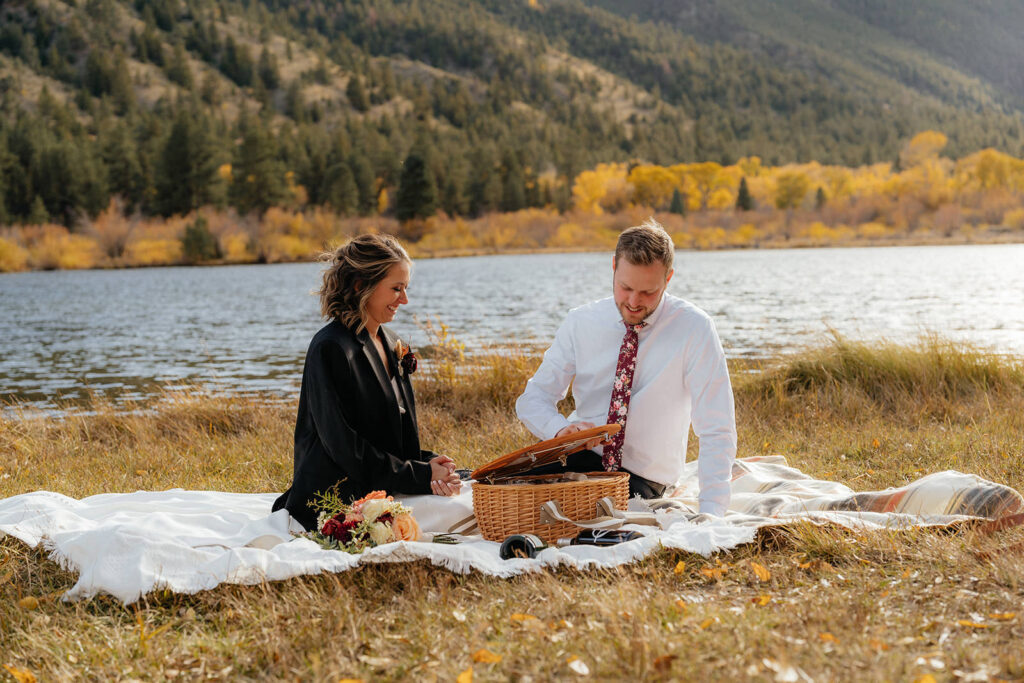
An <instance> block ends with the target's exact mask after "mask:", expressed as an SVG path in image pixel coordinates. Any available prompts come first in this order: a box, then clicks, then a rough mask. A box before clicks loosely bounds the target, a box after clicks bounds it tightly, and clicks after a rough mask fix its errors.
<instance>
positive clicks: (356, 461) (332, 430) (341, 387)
mask: <svg viewBox="0 0 1024 683" xmlns="http://www.w3.org/2000/svg"><path fill="white" fill-rule="evenodd" d="M306 363H307V365H308V367H307V375H306V380H307V382H308V391H309V395H308V397H309V409H310V414H311V416H312V418H313V423H314V424H315V425H316V430H317V433H318V434H319V436H320V440H321V442H322V443H323V445H324V448H325V449H326V451H327V454H328V456H329V457H330V458H331V460H333V461H334V463H335V464H336V465H337V466H338V467H339V468H341V469H342V470H343V471H345V472H348V473H350V474H351V475H352V476H353V478H354V479H358V480H361V481H364V482H366V483H367V485H369V486H371V487H375V488H377V487H379V488H382V489H384V490H386V491H388V492H389V493H429V492H430V464H429V463H427V462H420V461H418V460H404V459H402V458H399V457H397V456H395V455H393V454H391V453H387V452H385V451H382V450H379V449H378V448H376V447H375V446H374V445H373V444H372V443H370V442H369V441H367V440H366V438H364V437H363V436H362V434H360V430H359V429H358V425H353V424H352V411H351V409H350V408H349V407H348V405H347V402H346V401H345V400H343V398H342V392H345V394H347V395H348V397H349V401H352V402H355V401H360V400H361V397H360V394H361V393H362V391H363V388H362V386H361V384H360V382H359V381H358V380H357V378H356V377H355V376H354V373H353V372H352V368H351V366H350V365H349V362H348V359H347V358H346V357H345V354H344V352H343V351H342V350H341V349H340V348H339V347H337V346H336V345H334V344H330V343H322V344H317V345H316V346H315V347H313V348H311V349H310V352H309V357H308V358H307V359H306ZM374 381H376V380H374Z"/></svg>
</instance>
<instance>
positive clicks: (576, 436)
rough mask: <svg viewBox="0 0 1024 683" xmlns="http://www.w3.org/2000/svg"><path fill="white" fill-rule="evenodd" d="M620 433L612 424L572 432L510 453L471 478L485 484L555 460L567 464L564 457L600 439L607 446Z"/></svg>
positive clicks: (617, 426)
mask: <svg viewBox="0 0 1024 683" xmlns="http://www.w3.org/2000/svg"><path fill="white" fill-rule="evenodd" d="M620 429H622V425H619V424H617V423H612V424H607V425H601V426H600V427H592V428H591V429H584V430H583V431H580V432H573V433H572V434H566V435H565V436H557V437H555V438H553V439H546V440H544V441H538V442H537V443H535V444H533V445H532V446H526V447H525V448H520V449H519V450H518V451H513V452H512V453H507V454H505V455H503V456H501V457H500V458H497V459H495V460H492V461H491V462H489V463H487V464H486V465H482V466H480V467H478V468H477V469H475V470H474V471H473V473H472V474H471V475H470V476H471V477H473V479H476V480H477V481H483V480H484V479H493V478H495V477H508V476H512V475H514V474H518V473H520V472H526V471H527V470H532V469H533V468H534V467H540V466H541V465H547V464H550V463H553V462H555V461H556V460H562V461H563V462H564V459H565V456H567V455H570V454H572V453H575V452H577V451H582V450H583V447H584V446H586V444H587V442H588V441H591V440H592V439H597V438H600V439H601V441H602V443H607V442H608V439H609V438H611V437H612V435H614V434H615V433H616V432H618V431H619V430H620Z"/></svg>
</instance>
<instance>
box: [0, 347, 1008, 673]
mask: <svg viewBox="0 0 1024 683" xmlns="http://www.w3.org/2000/svg"><path fill="white" fill-rule="evenodd" d="M450 351H451V349H447V350H446V349H444V348H442V349H440V350H438V353H437V354H436V356H435V358H434V359H433V361H432V364H431V366H430V368H429V371H428V370H424V371H422V372H420V373H419V374H418V375H417V380H418V385H417V390H418V394H417V397H418V400H419V411H420V414H421V425H422V430H423V440H424V443H425V444H426V445H428V446H430V447H434V448H436V449H437V450H439V451H445V452H449V453H452V454H453V455H455V456H456V457H457V458H458V459H459V460H460V461H462V462H464V463H466V464H468V465H473V464H477V463H479V462H482V461H484V460H487V459H490V458H491V457H493V456H494V455H496V454H499V453H502V452H505V451H507V450H508V449H510V448H512V447H515V446H520V445H523V444H524V443H526V442H527V441H528V440H529V437H528V436H527V435H526V433H525V432H524V431H523V430H522V428H521V427H520V426H518V424H516V422H515V420H514V418H512V417H511V403H512V401H513V400H514V398H515V395H516V393H517V391H518V388H519V387H521V386H522V383H523V382H525V379H526V377H528V376H529V375H530V373H531V372H532V370H533V368H534V367H535V365H536V363H537V360H538V359H537V358H536V357H535V356H534V355H531V354H528V353H518V354H517V353H511V354H509V353H504V352H502V353H498V352H496V353H494V354H493V355H491V356H486V357H484V358H483V359H481V363H480V364H479V365H478V366H474V367H471V368H466V367H465V364H460V363H459V362H458V360H457V356H455V355H446V353H448V352H450ZM748 370H749V369H748ZM735 377H736V397H737V410H738V418H739V425H740V444H741V448H740V451H741V452H740V455H741V456H746V455H754V454H759V453H762V452H780V453H783V454H785V455H787V456H788V457H789V459H790V462H791V464H793V465H795V466H797V467H799V468H801V469H803V470H804V471H806V472H808V473H809V474H811V475H813V476H817V477H823V478H832V479H837V480H840V481H844V482H846V483H848V484H850V485H851V486H853V487H854V488H857V489H870V488H879V487H885V486H890V485H899V484H902V483H904V482H906V481H908V480H910V479H914V478H916V477H919V476H921V474H922V473H924V472H931V471H935V470H939V469H945V468H956V469H960V470H964V471H970V472H975V473H978V474H981V475H982V476H985V477H988V478H990V479H994V480H997V481H1001V482H1003V483H1006V484H1009V485H1011V486H1014V487H1015V488H1017V489H1018V490H1020V489H1021V488H1022V484H1024V469H1022V466H1021V463H1020V460H1021V459H1020V454H1021V453H1022V452H1024V417H1022V416H1024V381H1022V379H1021V378H1022V373H1021V365H1020V363H1019V362H1018V361H1013V360H1007V359H993V358H991V357H989V356H987V355H985V354H983V353H980V352H977V351H973V350H969V349H963V348H961V347H951V346H949V345H946V344H944V343H942V342H940V341H937V340H931V341H928V340H926V341H925V342H922V345H920V346H918V347H913V348H903V347H896V346H885V345H880V346H863V345H858V344H853V343H850V342H847V341H845V340H837V341H836V343H834V344H833V345H832V346H830V347H828V348H826V349H818V350H812V351H809V352H807V353H805V354H801V355H800V356H798V357H795V358H790V359H785V360H781V361H779V362H778V363H775V364H772V365H771V366H768V367H766V368H762V369H754V370H750V371H747V372H742V373H741V372H737V373H736V374H735ZM140 408H142V406H140ZM146 408H147V409H146V410H138V411H135V412H128V411H126V410H125V409H124V408H123V407H115V406H112V405H110V404H106V403H103V402H97V403H96V404H95V405H92V406H91V411H90V412H88V413H87V412H85V411H78V412H73V413H71V414H69V415H68V416H67V417H65V418H64V419H55V418H47V417H33V416H31V415H29V414H27V413H26V414H25V415H24V416H23V417H21V418H13V419H12V418H0V467H2V468H3V469H2V472H0V496H10V495H15V494H18V493H22V492H25V491H32V490H36V489H40V488H46V489H50V490H55V491H60V492H63V493H67V494H70V495H74V496H83V495H87V494H91V493H99V492H103V491H129V490H135V489H139V488H144V489H163V488H170V487H175V486H180V487H184V488H210V489H222V490H233V491H268V490H279V489H280V488H282V487H283V486H285V485H286V484H287V483H288V479H289V477H290V472H291V461H290V443H291V428H292V424H291V421H292V419H293V413H294V405H291V404H288V405H281V404H273V403H266V402H261V401H258V400H248V399H238V398H216V397H204V396H201V395H169V396H167V397H165V398H164V400H162V401H159V402H157V403H156V404H154V405H150V406H146ZM4 475H9V476H6V477H5V476H4ZM1022 558H1024V531H1022V530H1020V529H1012V530H1009V531H1005V532H1000V533H998V534H995V535H983V534H981V533H979V532H977V531H972V530H969V529H961V530H958V531H955V532H935V531H912V532H906V533H900V534H890V533H870V534H856V535H855V534H851V533H848V532H843V531H835V530H828V529H821V528H815V527H810V526H797V527H793V528H790V529H787V530H785V531H782V532H777V533H773V534H770V535H765V536H763V537H762V538H761V541H760V542H759V543H757V544H752V545H750V546H746V547H743V548H740V549H738V550H736V551H733V552H731V553H728V554H720V555H718V556H716V557H713V558H710V559H705V558H702V557H700V556H696V555H689V554H685V553H678V552H670V551H662V552H660V553H657V554H655V555H653V556H651V557H649V558H647V559H646V560H644V561H642V562H639V563H636V564H634V565H630V566H627V567H622V568H619V569H618V570H615V571H601V572H588V573H579V572H573V571H565V570H563V571H558V572H543V573H540V574H537V575H533V576H523V577H519V578H516V579H513V580H507V581H504V580H498V579H493V578H489V577H484V576H480V575H477V574H471V575H468V576H456V575H452V574H450V573H449V572H447V571H445V570H441V569H436V568H434V567H431V566H429V565H426V564H423V563H418V564H408V565H384V566H367V567H362V568H360V569H357V570H355V571H351V572H348V573H345V574H340V575H323V576H315V577H303V578H299V579H294V580H290V581H283V582H277V583H271V584H266V585H262V586H256V587H238V586H221V587H219V588H217V589H215V590H212V591H206V592H203V593H200V594H197V595H194V596H181V595H171V594H151V595H148V596H146V598H145V599H144V600H143V601H141V602H140V603H139V604H137V605H134V606H131V607H127V608H126V607H123V606H122V605H120V604H119V603H117V602H115V601H113V600H112V599H110V598H103V597H101V598H97V599H94V600H92V601H89V602H85V603H75V604H64V603H61V602H60V601H59V599H58V598H59V595H60V593H61V592H62V591H64V590H66V589H68V588H69V587H70V586H71V585H72V583H73V582H74V577H73V576H71V575H69V574H68V573H66V572H64V571H62V570H60V569H59V568H58V567H56V566H55V565H54V564H53V563H51V562H50V561H48V560H47V559H46V556H45V553H44V552H42V551H38V550H28V549H27V548H26V547H25V546H24V545H22V544H20V543H18V542H16V541H14V540H12V539H5V540H3V541H0V643H2V646H0V666H3V665H8V666H11V667H14V668H16V669H19V670H25V671H31V672H33V673H34V674H36V675H38V676H40V677H41V678H42V679H61V678H92V679H110V678H136V679H172V678H187V679H195V678H199V677H205V678H224V679H228V678H230V679H238V678H243V679H244V678H260V679H263V678H268V679H302V680H306V679H315V680H323V679H338V678H342V677H356V678H364V679H367V680H369V679H374V680H378V679H381V680H398V679H409V678H412V679H415V680H420V679H426V680H431V679H438V680H455V678H456V677H457V676H458V675H459V674H460V673H462V672H464V671H466V670H467V669H469V668H472V669H473V675H474V676H475V677H476V678H477V679H481V680H507V679H517V680H550V679H561V678H568V677H572V678H578V677H582V676H581V675H580V674H578V673H576V672H574V671H573V670H572V669H571V668H570V662H569V660H570V659H571V658H572V657H577V658H578V659H579V660H580V661H582V662H583V663H584V664H585V665H586V667H587V668H588V669H589V672H590V677H593V678H598V679H616V680H666V679H682V680H701V679H720V680H732V679H743V678H749V677H752V678H755V679H763V680H774V679H776V677H777V676H781V675H784V674H786V673H787V667H795V669H799V670H800V671H803V672H805V673H806V674H807V675H808V676H810V677H812V678H814V679H816V680H821V679H855V680H914V679H917V678H918V677H920V676H923V675H924V674H931V675H933V676H935V677H936V678H937V679H939V680H941V679H957V678H965V677H967V676H968V675H977V676H979V678H978V679H976V680H980V679H981V677H982V676H984V677H987V678H1002V679H1021V678H1024V653H1022V651H1021V649H1020V646H1019V643H1020V640H1021V637H1022V636H1024V569H1022V565H1024V563H1022V561H1021V560H1022ZM679 562H683V563H684V566H682V567H680V565H679V564H678V563H679ZM752 563H757V564H759V565H761V566H763V567H765V568H766V569H767V570H768V572H769V573H770V577H769V578H768V579H767V580H766V581H762V580H761V579H760V578H758V576H757V573H756V572H755V568H754V566H753V564H752ZM677 567H680V570H679V572H678V573H677V572H676V568H677ZM704 570H707V571H704ZM25 597H34V598H36V599H37V600H38V601H39V606H38V607H36V608H34V609H26V608H25V607H23V606H21V605H20V604H19V601H20V600H21V599H22V598H25ZM522 615H530V617H535V618H528V617H523V616H522ZM481 649H486V650H489V651H490V652H492V653H496V654H497V655H500V656H501V661H499V662H495V663H486V662H482V661H474V655H475V654H476V653H478V652H479V651H480V650H481ZM576 666H579V665H578V664H577V665H576ZM795 669H794V671H795ZM0 672H2V669H0ZM779 672H782V673H781V674H780V673H779ZM0 675H3V674H2V673H0ZM794 675H798V674H797V673H794Z"/></svg>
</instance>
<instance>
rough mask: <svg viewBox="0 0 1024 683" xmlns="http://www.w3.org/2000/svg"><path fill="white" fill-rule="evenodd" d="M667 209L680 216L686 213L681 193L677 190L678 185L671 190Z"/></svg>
mask: <svg viewBox="0 0 1024 683" xmlns="http://www.w3.org/2000/svg"><path fill="white" fill-rule="evenodd" d="M668 210H669V212H671V213H674V214H677V215H680V216H685V215H686V201H684V200H683V195H682V193H680V192H679V188H678V187H677V188H675V189H674V190H672V203H671V204H669V207H668Z"/></svg>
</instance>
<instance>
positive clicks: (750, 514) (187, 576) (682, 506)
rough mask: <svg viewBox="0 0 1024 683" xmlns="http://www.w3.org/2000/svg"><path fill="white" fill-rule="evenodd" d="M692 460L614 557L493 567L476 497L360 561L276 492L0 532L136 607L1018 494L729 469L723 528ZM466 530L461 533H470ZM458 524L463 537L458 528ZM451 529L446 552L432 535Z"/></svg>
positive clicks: (697, 542)
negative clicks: (241, 588) (179, 597)
mask: <svg viewBox="0 0 1024 683" xmlns="http://www.w3.org/2000/svg"><path fill="white" fill-rule="evenodd" d="M696 480H697V472H696V463H695V462H694V463H689V464H688V465H687V468H686V472H685V476H684V479H683V484H682V485H681V486H680V487H679V488H677V489H676V490H675V491H674V492H673V493H672V495H671V496H669V497H667V498H664V499H660V500H656V501H641V500H640V499H633V500H632V501H631V502H630V509H631V511H632V512H634V513H639V514H641V515H642V516H644V515H643V513H646V515H645V516H646V517H651V516H652V515H653V516H654V517H655V519H656V523H655V524H653V525H652V524H644V525H639V524H632V523H630V519H629V517H630V515H629V514H626V515H623V517H624V518H625V519H623V520H622V523H623V524H624V526H623V527H622V528H626V529H634V530H637V531H640V532H641V533H642V534H643V536H642V537H641V538H639V539H637V540H634V541H630V542H627V543H622V544H620V545H617V546H612V547H607V548H598V547H593V546H569V547H565V548H548V549H545V550H543V551H541V552H540V554H539V555H538V556H537V557H536V558H535V559H512V560H502V559H501V558H500V557H499V555H498V547H499V544H498V543H496V542H492V541H485V540H483V539H482V538H481V537H480V536H477V535H474V534H473V533H472V532H471V529H472V519H471V517H472V508H473V503H472V492H471V490H469V491H465V492H464V493H462V494H461V495H459V496H457V497H454V498H439V497H435V496H405V497H402V500H403V502H404V503H405V504H407V505H409V506H410V507H412V508H413V514H414V515H415V516H416V518H417V520H418V521H419V522H420V525H421V527H422V528H423V529H424V531H425V532H427V533H426V536H425V539H424V540H423V541H419V542H398V543H390V544H387V545H383V546H378V547H376V548H371V549H369V550H367V551H365V552H363V553H362V554H360V555H350V554H347V553H344V552H341V551H336V550H325V549H323V548H321V547H320V546H319V545H318V544H317V543H315V542H313V541H312V540H310V539H308V538H304V537H301V536H296V535H295V533H296V532H298V531H300V529H299V528H298V527H297V525H296V524H295V522H294V520H292V519H291V518H290V517H289V516H288V514H287V512H286V511H284V510H280V511H278V512H274V513H271V512H270V508H271V505H272V503H273V501H274V499H275V497H276V494H273V493H266V494H244V493H225V492H219V491H185V490H181V489H172V490H169V491H158V492H154V491H138V492H135V493H114V494H101V495H95V496H89V497H87V498H83V499H80V500H79V499H75V498H70V497H68V496H64V495H61V494H58V493H53V492H48V491H38V492H33V493H26V494H22V495H18V496H12V497H10V498H7V499H4V500H0V535H3V534H9V535H11V536H13V537H15V538H18V539H20V540H21V541H23V542H24V543H26V544H28V545H29V546H31V547H36V546H38V545H40V544H42V546H43V547H44V548H46V549H47V550H48V551H49V553H50V556H51V558H52V559H54V560H55V561H57V562H58V563H60V564H61V565H62V566H64V567H65V568H67V569H70V570H73V571H75V572H77V573H78V581H77V582H76V583H75V585H74V586H73V587H72V588H71V589H70V590H69V591H67V593H66V594H65V595H64V599H66V600H76V599H84V598H90V597H92V596H94V595H96V594H98V593H107V594H110V595H113V596H114V597H115V598H117V599H118V600H121V601H122V602H125V603H130V602H134V601H135V600H138V599H139V598H140V597H141V596H142V595H145V594H146V593H149V592H151V591H154V590H160V589H170V590H172V591H175V592H179V593H195V592H198V591H201V590H207V589H210V588H213V587H215V586H217V585H219V584H221V583H236V584H256V583H260V582H263V581H274V580H281V579H287V578H291V577H295V576H300V575H304V574H318V573H320V572H325V571H328V572H342V571H346V570H348V569H351V568H353V567H356V566H358V565H359V564H364V563H380V562H410V561H414V560H428V561H430V562H431V563H433V564H435V565H438V566H441V567H445V568H448V569H450V570H452V571H455V572H462V573H464V572H469V571H472V570H476V571H480V572H482V573H484V574H488V575H492V576H497V577H509V576H514V575H516V574H521V573H524V572H532V571H541V570H544V569H547V568H552V567H560V566H563V567H573V568H577V569H590V568H598V567H614V566H617V565H621V564H624V563H627V562H631V561H634V560H637V559H639V558H642V557H644V556H646V555H648V554H650V553H652V552H655V551H657V550H658V549H659V548H675V549H679V550H684V551H687V552H693V553H699V554H701V555H704V556H708V555H710V554H711V553H713V552H715V551H718V550H728V549H731V548H735V547H736V546H738V545H741V544H743V543H749V542H751V541H752V540H754V537H755V534H756V532H757V529H758V528H759V527H762V526H766V525H777V524H785V523H790V522H794V521H797V520H811V521H817V522H832V523H835V524H840V525H843V526H846V527H850V528H855V529H865V528H907V527H910V526H928V525H945V524H950V523H954V522H957V521H961V520H966V519H970V518H977V517H985V518H990V519H995V518H1002V517H1006V516H1008V515H1012V514H1016V513H1020V512H1022V511H1024V498H1021V495H1020V494H1019V493H1017V492H1016V491H1015V490H1013V489H1011V488H1008V487H1006V486H1002V485H1000V484H996V483H993V482H990V481H986V480H984V479H981V478H980V477H976V476H974V475H970V474H963V473H960V472H953V471H947V472H938V473H935V474H930V475H928V476H926V477H923V478H921V479H919V480H917V481H915V482H913V483H911V484H908V485H907V486H903V487H900V488H896V489H888V490H885V491H874V492H859V493H858V492H855V491H853V490H852V489H850V488H849V487H847V486H844V485H842V484H839V483H836V482H832V481H824V480H816V479H812V478H811V477H809V476H807V475H805V474H803V473H802V472H800V471H799V470H797V469H794V468H792V467H789V466H788V465H787V464H786V461H785V459H784V458H783V457H781V456H768V457H760V458H746V459H742V460H738V461H737V462H736V464H735V467H734V469H733V478H732V488H733V496H732V504H731V506H730V509H729V511H728V512H727V513H726V515H725V516H724V517H711V516H706V515H699V514H697V513H696V506H697V483H696ZM467 519H469V522H468V523H467ZM460 525H461V527H460ZM455 527H459V528H461V529H462V530H463V531H464V532H465V533H463V534H462V535H460V536H458V539H459V541H460V542H459V543H457V544H454V545H449V544H440V543H432V542H430V536H431V535H432V534H437V533H446V532H448V531H449V530H450V529H452V528H455Z"/></svg>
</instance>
